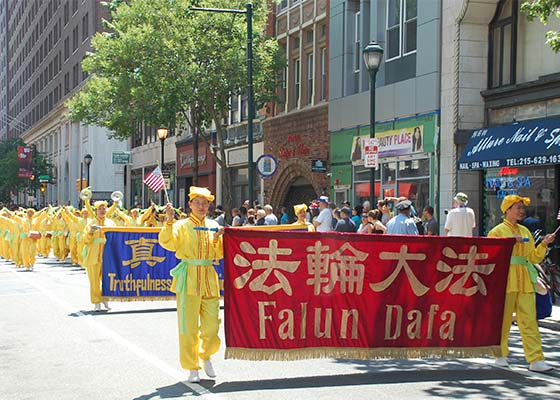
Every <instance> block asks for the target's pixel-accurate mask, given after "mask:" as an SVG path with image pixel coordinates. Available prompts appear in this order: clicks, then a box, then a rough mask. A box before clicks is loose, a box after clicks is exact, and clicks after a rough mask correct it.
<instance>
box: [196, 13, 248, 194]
mask: <svg viewBox="0 0 560 400" xmlns="http://www.w3.org/2000/svg"><path fill="white" fill-rule="evenodd" d="M190 9H191V10H193V11H207V12H218V13H230V14H245V15H246V21H247V101H248V102H249V104H248V106H247V114H249V115H247V120H248V121H247V168H248V172H249V173H248V180H249V182H248V183H249V187H248V191H249V204H251V205H252V204H253V200H254V197H255V195H254V192H255V189H254V183H255V164H254V162H253V120H254V119H255V105H254V101H253V5H252V4H251V3H247V5H246V9H245V10H235V9H224V8H206V7H204V8H203V7H191V8H190Z"/></svg>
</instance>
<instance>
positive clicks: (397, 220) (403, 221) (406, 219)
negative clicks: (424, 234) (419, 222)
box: [385, 200, 418, 235]
mask: <svg viewBox="0 0 560 400" xmlns="http://www.w3.org/2000/svg"><path fill="white" fill-rule="evenodd" d="M411 206H412V203H411V202H410V200H403V201H401V202H399V203H397V204H396V205H395V210H397V212H398V214H397V215H396V216H394V217H393V218H391V220H390V221H389V222H388V223H387V231H386V232H385V233H388V234H390V235H418V228H417V227H416V222H415V221H414V219H412V218H411V217H410V212H411V211H410V207H411Z"/></svg>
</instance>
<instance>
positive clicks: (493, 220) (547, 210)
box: [484, 167, 558, 235]
mask: <svg viewBox="0 0 560 400" xmlns="http://www.w3.org/2000/svg"><path fill="white" fill-rule="evenodd" d="M555 185H556V183H555V176H554V168H553V167H548V168H547V167H541V168H501V169H488V170H487V172H486V177H485V181H484V186H485V194H486V201H485V218H484V234H485V235H486V234H487V233H488V231H489V230H490V229H492V228H493V227H494V226H496V225H497V224H499V223H500V222H502V216H503V213H502V211H501V210H500V204H501V203H502V200H503V198H504V197H505V196H507V195H509V194H517V195H519V196H524V197H529V198H530V199H531V204H530V205H529V206H528V207H527V209H526V216H527V217H531V219H527V218H526V220H525V223H526V225H527V227H528V228H529V230H530V231H534V230H535V229H544V230H545V231H546V232H549V233H550V232H552V231H554V229H555V228H556V216H557V211H558V210H557V209H556V208H555V207H556V204H558V203H557V199H556V194H555V191H554V188H555V187H556V186H555Z"/></svg>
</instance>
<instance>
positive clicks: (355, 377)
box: [202, 360, 560, 399]
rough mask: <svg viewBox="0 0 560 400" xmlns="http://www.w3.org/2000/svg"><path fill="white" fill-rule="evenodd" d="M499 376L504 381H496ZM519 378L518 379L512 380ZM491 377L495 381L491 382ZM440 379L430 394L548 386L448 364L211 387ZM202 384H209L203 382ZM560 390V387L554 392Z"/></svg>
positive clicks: (519, 392)
mask: <svg viewBox="0 0 560 400" xmlns="http://www.w3.org/2000/svg"><path fill="white" fill-rule="evenodd" d="M379 363H380V364H381V365H379V368H383V369H386V368H388V367H389V366H388V365H386V364H391V363H392V361H391V360H387V362H385V361H384V362H379ZM496 380H498V381H500V383H499V384H496V382H495V381H496ZM511 380H515V382H511ZM490 381H494V382H493V383H490ZM420 382H434V383H436V382H439V383H437V384H435V386H434V387H431V388H430V389H427V390H426V392H427V394H429V395H430V396H434V397H443V398H465V397H467V396H475V397H476V396H477V395H481V396H483V397H484V398H493V399H503V398H504V396H505V395H506V394H509V395H511V393H512V392H515V394H516V397H518V396H519V397H520V398H529V397H531V396H532V395H534V393H531V392H530V391H525V389H529V388H531V387H538V386H547V382H544V381H540V380H535V379H530V378H525V377H520V376H519V374H516V373H515V372H512V371H508V370H502V369H496V368H493V367H490V368H478V369H465V368H463V369H453V370H449V369H446V368H445V367H442V368H440V369H437V370H436V369H431V370H408V371H396V370H392V371H387V370H385V371H381V372H373V371H370V372H366V373H356V374H350V375H339V376H311V377H301V378H278V379H265V380H258V381H245V382H224V383H220V384H218V385H216V386H213V387H211V386H210V387H207V389H209V390H211V391H212V392H213V393H230V392H245V391H262V390H282V389H305V388H320V387H344V386H361V385H383V384H398V383H420ZM202 386H206V385H204V384H202ZM553 393H556V394H560V390H556V391H553V392H550V394H551V395H552V394H553Z"/></svg>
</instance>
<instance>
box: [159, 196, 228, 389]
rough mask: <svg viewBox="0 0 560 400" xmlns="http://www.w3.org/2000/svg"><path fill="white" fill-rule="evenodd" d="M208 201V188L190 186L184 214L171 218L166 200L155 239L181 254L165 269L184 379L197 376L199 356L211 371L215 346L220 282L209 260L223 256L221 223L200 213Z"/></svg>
mask: <svg viewBox="0 0 560 400" xmlns="http://www.w3.org/2000/svg"><path fill="white" fill-rule="evenodd" d="M211 201H214V196H213V195H212V194H211V193H210V191H209V190H208V189H206V188H199V187H195V186H191V187H190V190H189V207H190V209H191V210H192V213H191V214H190V216H189V218H187V219H182V220H179V221H177V222H174V214H175V210H174V209H173V206H172V204H171V203H168V204H167V206H166V209H165V212H166V222H165V224H164V226H163V227H162V228H161V232H160V234H159V243H160V245H161V246H162V247H163V248H165V249H167V250H169V251H174V252H176V256H177V258H179V259H181V263H179V264H178V265H177V266H176V267H175V268H174V269H173V270H172V271H171V275H172V276H173V285H172V287H171V290H172V291H173V292H175V293H176V294H177V319H178V322H179V357H180V362H181V366H182V367H183V368H184V369H187V370H189V371H190V373H189V378H188V379H189V382H199V381H200V377H199V374H198V371H199V369H200V363H199V359H201V360H202V366H203V368H204V372H205V373H206V375H208V377H210V378H215V377H216V373H215V372H214V368H213V365H212V362H211V361H210V357H211V356H212V355H213V354H215V353H216V352H217V351H218V350H219V348H220V338H219V337H218V329H219V326H220V319H219V316H218V315H219V311H220V286H219V283H218V274H217V273H216V270H215V269H214V266H213V264H214V263H215V262H216V261H217V260H219V259H221V258H223V240H222V239H223V238H222V234H223V232H224V228H223V227H220V226H219V225H218V223H217V222H216V221H214V220H211V219H209V218H206V215H207V214H208V207H209V205H210V202H211ZM201 348H202V350H201V351H199V349H201Z"/></svg>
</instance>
